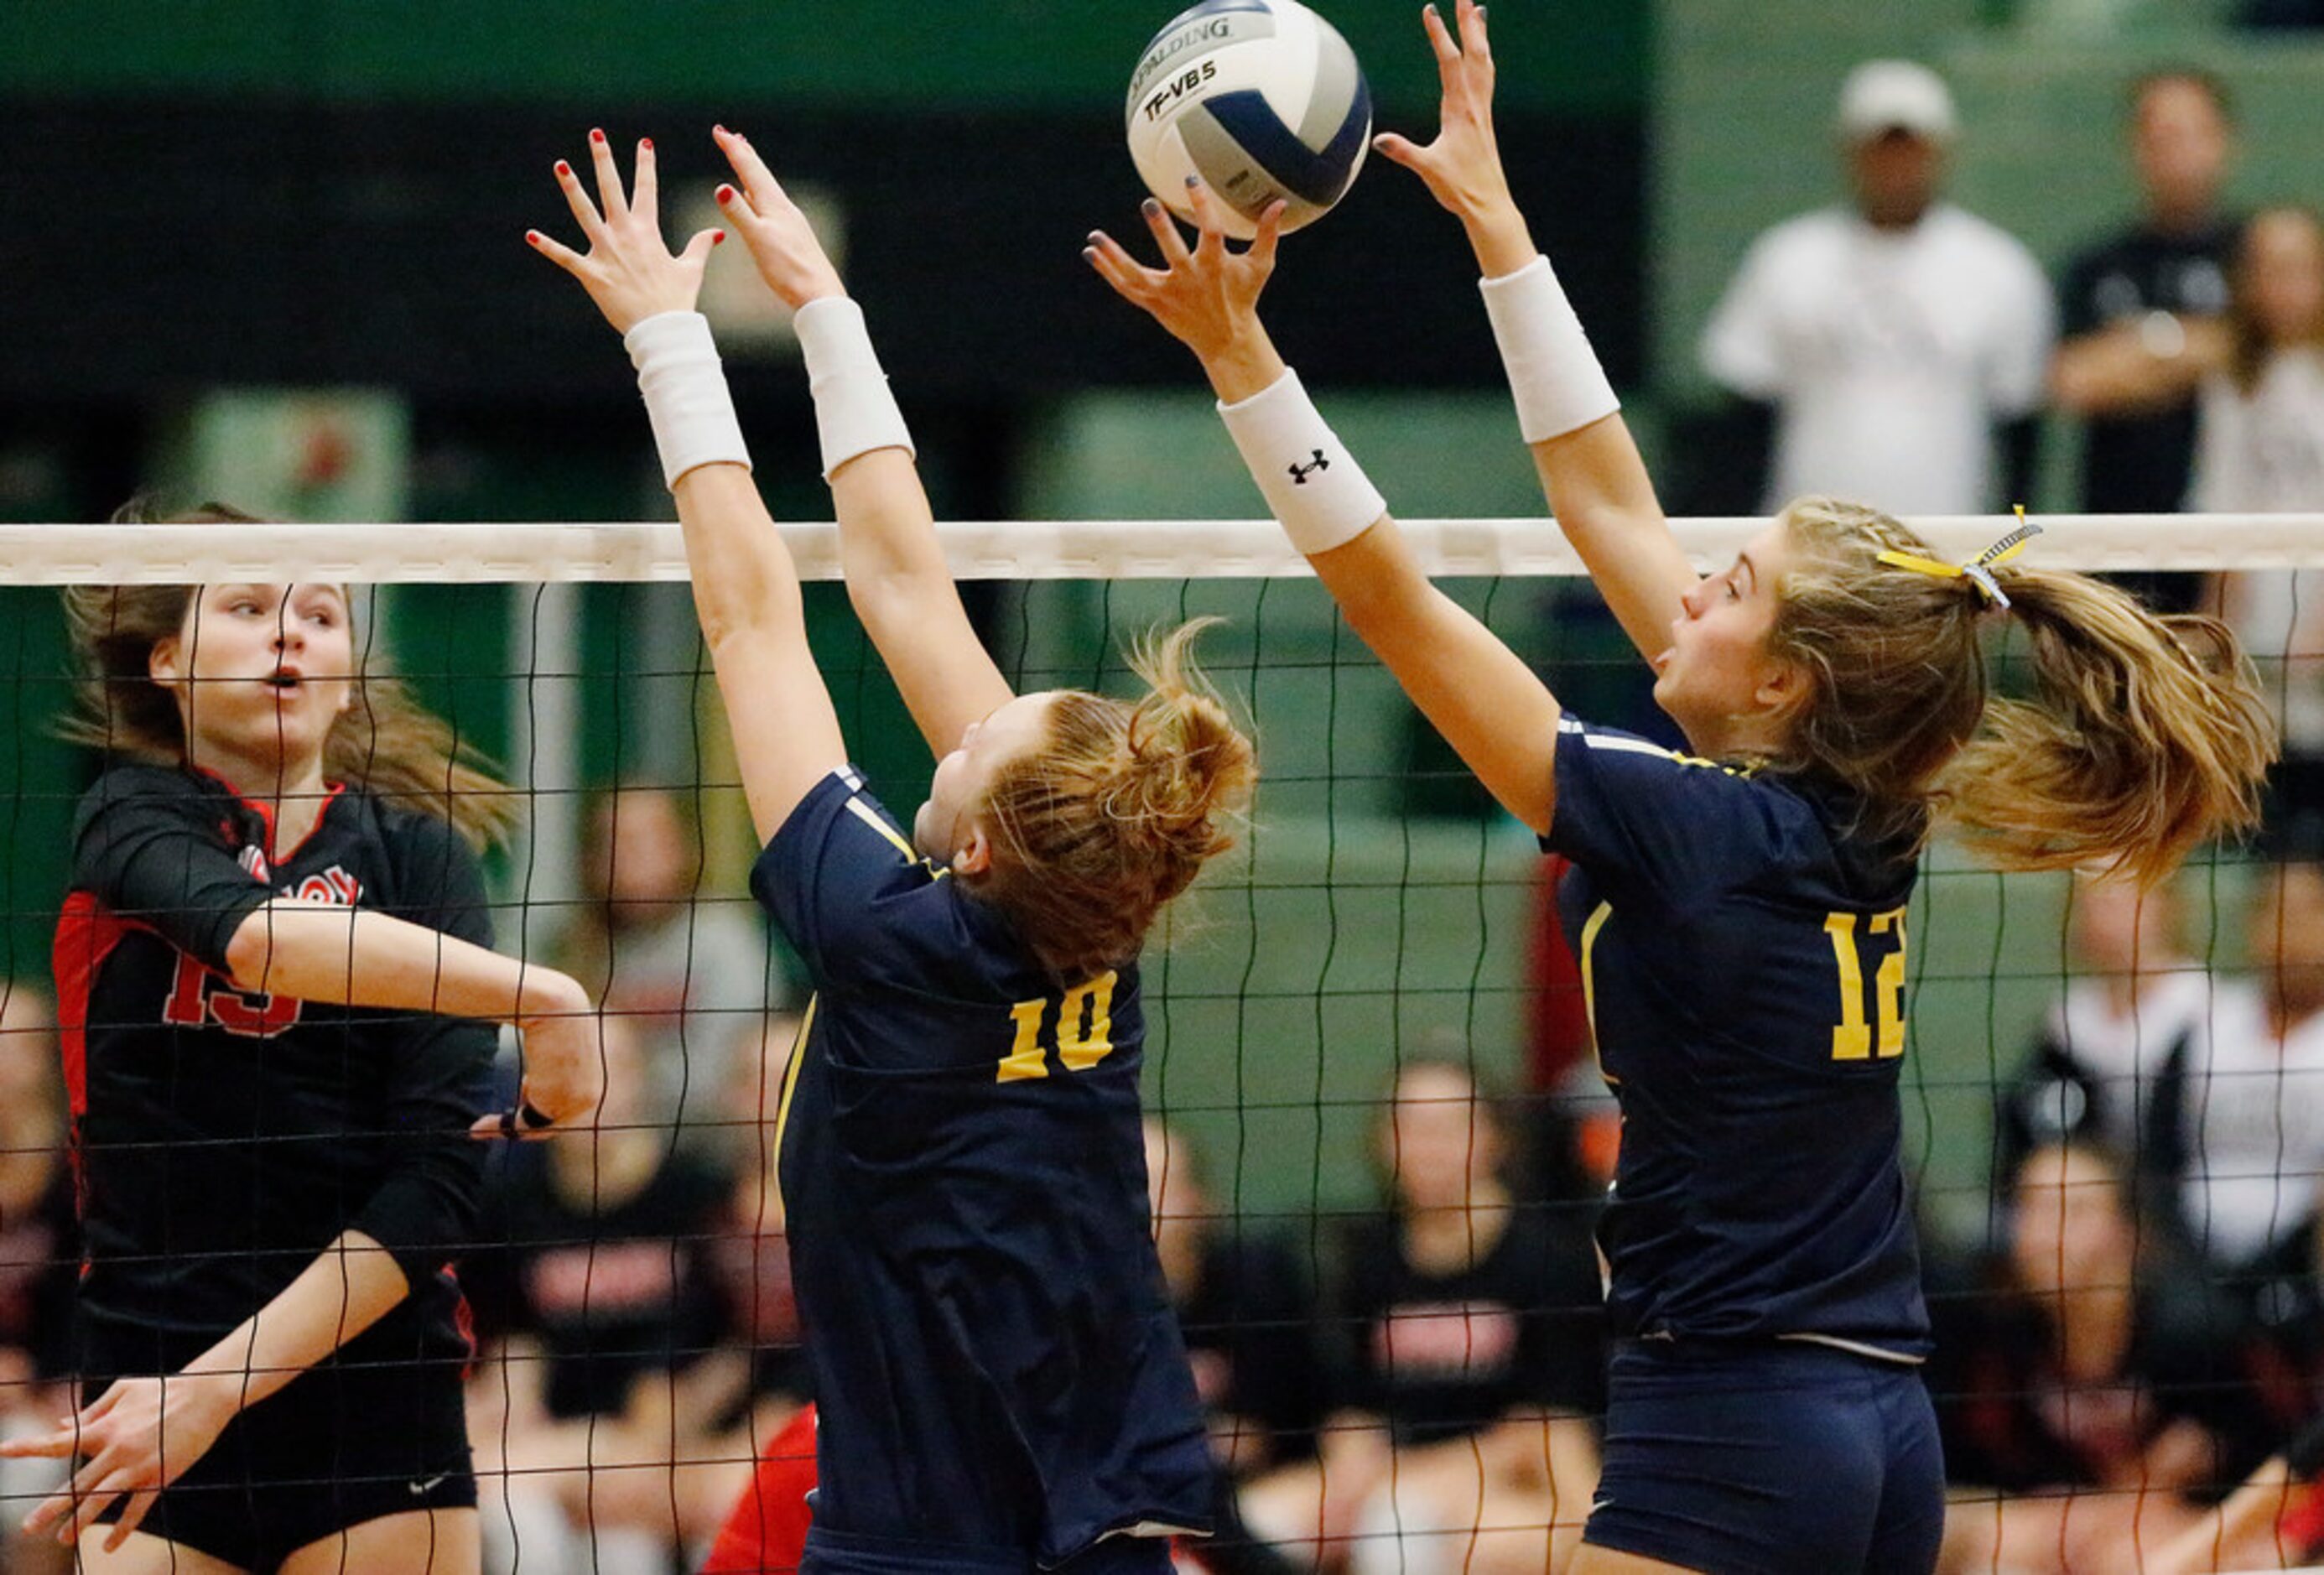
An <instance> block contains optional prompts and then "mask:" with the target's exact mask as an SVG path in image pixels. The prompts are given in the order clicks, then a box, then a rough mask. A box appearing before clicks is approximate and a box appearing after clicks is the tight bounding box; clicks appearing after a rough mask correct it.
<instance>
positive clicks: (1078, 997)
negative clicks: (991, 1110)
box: [992, 968, 1116, 1082]
mask: <svg viewBox="0 0 2324 1575" xmlns="http://www.w3.org/2000/svg"><path fill="white" fill-rule="evenodd" d="M1115 978H1116V975H1115V972H1114V971H1113V970H1112V969H1111V968H1109V969H1107V970H1106V971H1105V972H1103V973H1101V974H1099V975H1098V976H1097V977H1096V978H1095V979H1093V980H1091V981H1089V982H1088V983H1087V984H1083V985H1076V986H1075V987H1074V988H1073V989H1072V990H1067V991H1065V995H1064V996H1063V997H1062V998H1061V999H1059V1000H1058V1002H1057V1022H1056V1035H1055V1036H1054V1039H1053V1041H1052V1042H1053V1043H1054V1044H1055V1045H1056V1051H1057V1059H1058V1060H1059V1061H1061V1062H1063V1063H1064V1064H1065V1070H1066V1071H1067V1072H1087V1071H1088V1070H1089V1069H1090V1068H1091V1067H1093V1066H1095V1065H1096V1064H1098V1063H1099V1062H1101V1061H1102V1060H1104V1059H1105V1058H1106V1055H1108V1054H1109V1053H1110V1052H1111V1050H1112V1049H1113V986H1114V981H1115ZM1009 1015H1010V1018H1012V1019H1014V1020H1015V1022H1016V1024H1017V1040H1016V1043H1015V1044H1013V1045H1010V1049H1009V1054H1008V1055H1005V1056H1003V1057H1001V1070H1000V1071H999V1072H998V1073H994V1074H993V1079H992V1081H993V1082H1021V1081H1023V1080H1024V1079H1026V1078H1028V1077H1047V1076H1048V1075H1049V1054H1048V1045H1045V1044H1044V1043H1043V1040H1042V1034H1041V1027H1042V1023H1043V1020H1044V1019H1045V1018H1047V1016H1048V1015H1049V1002H1048V999H1047V997H1042V998H1040V999H1034V1000H1020V1001H1019V1002H1018V1003H1017V1004H1016V1005H1015V1006H1013V1007H1010V1009H1009Z"/></svg>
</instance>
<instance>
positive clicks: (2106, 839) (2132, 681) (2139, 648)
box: [1938, 569, 2276, 884]
mask: <svg viewBox="0 0 2324 1575" xmlns="http://www.w3.org/2000/svg"><path fill="white" fill-rule="evenodd" d="M2002 583H2003V584H2004V585H2006V586H2007V588H2008V594H2009V602H2010V611H2011V612H2012V613H2013V614H2014V615H2015V617H2016V619H2017V621H2018V622H2020V623H2021V624H2023V625H2024V629H2025V631H2026V634H2027V637H2028V639H2029V640H2030V641H2031V644H2032V648H2033V695H2032V697H2031V698H2030V699H2025V700H2009V699H2000V698H1995V699H1992V700H1988V701H1987V704H1986V707H1985V716H1984V721H1983V724H1982V726H1980V728H1979V729H1978V734H1977V736H1976V737H1975V738H1974V739H1972V740H1971V741H1970V742H1969V746H1968V747H1967V748H1966V749H1964V750H1962V751H1961V752H1960V755H1958V756H1957V757H1955V759H1954V760H1953V761H1952V762H1951V763H1950V765H1949V766H1948V767H1947V768H1946V769H1945V771H1944V773H1943V774H1942V776H1941V778H1940V781H1939V783H1938V794H1939V799H1940V802H1941V806H1942V808H1943V812H1944V814H1945V815H1946V817H1947V818H1948V819H1950V820H1951V821H1952V822H1953V823H1954V824H1957V825H1959V826H1960V828H1961V830H1962V833H1963V834H1964V835H1965V836H1966V837H1967V838H1968V840H1969V843H1970V845H1971V846H1972V847H1973V848H1974V849H1975V850H1976V851H1977V852H1978V853H1979V854H1980V855H1982V856H1983V857H1984V858H1985V859H1986V860H1987V861H1988V862H1990V863H1993V864H1995V865H1997V866H1998V867H2000V868H2002V869H2006V870H2059V869H2066V868H2070V867H2074V866H2078V865H2082V864H2088V863H2092V862H2101V861H2102V862H2108V863H2112V864H2115V865H2117V866H2118V867H2120V868H2121V869H2122V870H2124V871H2125V872H2126V873H2128V874H2131V875H2134V876H2135V877H2136V878H2137V879H2138V880H2140V881H2141V882H2142V883H2144V884H2152V883H2153V882H2154V881H2156V880H2162V879H2163V877H2164V876H2166V875H2168V874H2169V873H2170V872H2171V871H2172V870H2174V869H2176V868H2177V867H2178V866H2179V864H2180V863H2181V861H2183V860H2184V859H2185V858H2186V856H2187V854H2188V853H2190V852H2192V851H2193V850H2194V848H2195V847H2196V846H2197V845H2198V844H2199V843H2204V842H2206V841H2209V839H2210V838H2212V837H2214V836H2217V835H2219V834H2222V833H2237V834H2239V833H2245V832H2249V831H2251V830H2253V829H2254V828H2255V827H2256V826H2257V825H2258V824H2259V816H2260V788H2261V785H2262V783H2263V781H2264V778H2265V777H2266V773H2267V768H2268V764H2269V762H2270V761H2271V760H2273V759H2274V756H2275V749H2276V739H2275V726H2274V723H2273V721H2272V720H2271V718H2270V717H2269V714H2268V712H2267V707H2266V705H2265V704H2264V702H2263V701H2262V699H2261V697H2260V691H2259V686H2258V683H2257V680H2256V678H2255V676H2254V674H2253V672H2252V670H2251V666H2250V664H2249V663H2248V662H2247V661H2246V660H2245V659H2244V656H2243V653H2242V651H2241V650H2240V649H2238V647H2237V645H2236V638H2235V636H2234V634H2233V633H2232V632H2230V631H2229V630H2228V629H2227V625H2225V624H2224V623H2221V622H2219V621H2218V620H2217V619H2215V618H2207V617H2201V616H2196V615H2181V616H2173V617H2158V616H2156V615H2155V614H2153V613H2150V612H2148V611H2147V610H2146V609H2145V608H2144V607H2143V606H2141V605H2140V604H2139V603H2138V602H2137V601H2136V600H2135V599H2134V598H2133V597H2132V596H2130V595H2129V594H2127V593H2126V592H2124V591H2120V590H2117V589H2116V588H2115V587H2114V586H2112V585H2105V584H2102V583H2101V582H2099V581H2097V580H2094V579H2091V578H2089V577H2088V576H2083V575H2077V574H2061V573H2056V572H2052V571H2043V570H2032V569H2024V570H2018V571H2015V572H2014V573H2010V574H2008V575H2007V576H2006V577H2005V578H2004V580H2003V582H2002Z"/></svg>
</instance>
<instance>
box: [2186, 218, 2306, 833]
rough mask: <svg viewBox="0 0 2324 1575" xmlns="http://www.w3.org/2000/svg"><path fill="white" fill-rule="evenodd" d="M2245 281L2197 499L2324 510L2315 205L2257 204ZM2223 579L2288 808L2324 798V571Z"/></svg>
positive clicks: (2207, 399)
mask: <svg viewBox="0 0 2324 1575" xmlns="http://www.w3.org/2000/svg"><path fill="white" fill-rule="evenodd" d="M2233 284H2234V291H2233V297H2232V301H2231V305H2230V309H2229V314H2228V328H2229V335H2228V339H2229V343H2228V346H2227V356H2226V360H2225V363H2224V364H2223V365H2222V366H2221V367H2220V368H2219V369H2218V370H2217V371H2215V372H2214V373H2212V374H2211V376H2210V377H2209V379H2207V380H2206V381H2205V382H2204V384H2203V394H2202V405H2201V426H2200V431H2199V435H2198V437H2197V445H2196V452H2195V477H2194V493H2193V506H2194V507H2195V508H2197V509H2199V510H2202V511H2206V512H2215V513H2314V512H2324V225H2319V222H2318V219H2317V216H2315V215H2314V214H2313V213H2310V212H2309V211H2308V210H2306V209H2304V208H2297V207H2272V208H2267V209H2264V210H2263V211H2262V212H2260V213H2258V214H2256V215H2255V216H2253V218H2252V220H2251V222H2250V224H2248V225H2247V226H2245V229H2244V232H2243V239H2242V244H2241V245H2240V247H2239V248H2238V250H2237V252H2236V266H2235V273H2234V280H2233ZM2224 578H2225V584H2224V585H2223V586H2222V591H2221V600H2222V608H2223V611H2224V612H2225V613H2226V615H2227V622H2229V623H2231V624H2233V625H2234V626H2235V630H2236V634H2237V635H2239V636H2240V637H2241V638H2242V640H2243V642H2244V648H2245V649H2246V650H2248V651H2249V652H2250V653H2251V654H2252V656H2253V657H2254V659H2256V660H2257V661H2258V662H2259V664H2260V672H2261V675H2262V677H2264V678H2265V679H2266V680H2267V683H2266V688H2267V689H2268V691H2269V692H2270V694H2271V696H2272V697H2273V702H2274V704H2275V706H2276V710H2277V715H2278V720H2279V721H2280V722H2281V723H2282V726H2283V743H2284V764H2283V767H2282V776H2281V779H2280V780H2281V791H2282V795H2283V797H2284V798H2285V799H2286V801H2287V802H2285V803H2284V804H2283V805H2282V806H2280V807H2281V809H2282V812H2283V813H2287V814H2312V813H2316V812H2318V811H2319V810H2324V574H2319V573H2318V572H2317V571H2315V570H2311V569H2301V570H2298V571H2291V572H2287V571H2284V570H2280V569H2279V570H2256V569H2254V570H2246V571H2244V572H2241V573H2237V574H2232V575H2228V576H2224Z"/></svg>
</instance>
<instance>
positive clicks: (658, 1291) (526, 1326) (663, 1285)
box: [461, 1017, 726, 1419]
mask: <svg viewBox="0 0 2324 1575" xmlns="http://www.w3.org/2000/svg"><path fill="white" fill-rule="evenodd" d="M603 1044H604V1062H605V1100H604V1106H603V1107H602V1113H601V1115H600V1117H599V1120H598V1124H597V1125H596V1126H595V1128H593V1129H591V1130H590V1131H588V1132H586V1133H574V1134H572V1135H570V1136H569V1137H566V1138H559V1139H558V1140H557V1141H555V1142H552V1143H528V1144H521V1145H518V1146H515V1147H510V1148H508V1149H506V1150H505V1151H504V1152H503V1165H502V1166H501V1168H500V1169H499V1170H498V1171H497V1172H496V1173H494V1174H493V1177H492V1178H491V1182H490V1185H489V1190H488V1191H487V1193H486V1195H485V1201H484V1227H483V1237H484V1248H483V1249H482V1250H480V1251H479V1252H476V1253H475V1254H473V1255H471V1256H470V1257H469V1259H468V1261H467V1265H466V1267H465V1268H464V1269H463V1271H462V1275H461V1277H462V1280H463V1281H464V1282H465V1284H466V1285H467V1287H468V1291H469V1294H470V1296H471V1298H472V1300H473V1301H474V1302H475V1306H476V1313H477V1316H478V1319H479V1320H480V1322H481V1324H482V1330H483V1332H484V1333H485V1334H487V1335H488V1336H506V1335H510V1334H522V1335H528V1336H530V1337H533V1338H535V1339H538V1340H539V1341H540V1343H541V1346H542V1348H543V1350H544V1352H545V1356H546V1369H545V1371H544V1373H543V1375H542V1377H543V1385H542V1392H543V1398H544V1400H545V1402H546V1404H547V1406H548V1410H549V1414H550V1415H551V1416H553V1417H557V1418H560V1419H564V1418H571V1417H581V1416H591V1415H595V1416H612V1415H616V1414H620V1413H621V1411H622V1409H623V1408H624V1407H625V1406H626V1405H628V1403H629V1399H630V1391H631V1389H632V1386H634V1385H635V1384H636V1383H637V1381H638V1380H639V1379H640V1378H641V1377H643V1376H645V1375H646V1374H648V1373H654V1372H669V1371H672V1370H674V1369H676V1368H680V1367H683V1366H685V1365H687V1363H689V1362H690V1361H692V1360H693V1359H695V1358H696V1357H699V1356H701V1355H702V1354H704V1353H705V1351H707V1350H708V1349H710V1348H711V1347H712V1346H713V1345H714V1344H715V1342H716V1340H717V1337H718V1332H719V1329H720V1325H721V1322H722V1319H723V1314H722V1312H721V1309H720V1305H719V1299H718V1295H717V1293H716V1291H715V1287H714V1286H713V1284H712V1282H711V1280H710V1276H709V1273H708V1267H707V1262H706V1254H705V1245H706V1244H707V1242H708V1241H709V1239H710V1237H711V1234H712V1228H713V1226H714V1224H715V1221H716V1220H717V1219H718V1217H719V1213H720V1211H721V1210H722V1208H723V1207H724V1203H725V1200H726V1179H725V1177H724V1175H723V1174H720V1173H719V1172H717V1171H715V1170H712V1169H710V1168H709V1167H707V1166H706V1165H704V1164H703V1163H702V1162H701V1161H699V1160H697V1159H696V1158H694V1157H692V1156H689V1155H688V1154H687V1153H686V1152H685V1151H684V1150H677V1151H673V1150H672V1149H671V1147H670V1141H669V1133H668V1132H667V1131H666V1130H660V1129H658V1128H654V1127H652V1126H650V1125H647V1124H646V1123H645V1122H643V1121H642V1120H641V1119H640V1111H639V1103H640V1100H639V1095H640V1090H641V1086H642V1083H643V1077H644V1068H643V1065H642V1058H641V1053H640V1052H641V1046H640V1041H639V1036H638V1034H637V1031H636V1029H635V1028H634V1027H633V1026H632V1024H631V1022H630V1021H629V1020H628V1019H626V1018H615V1017H608V1018H605V1019H604V1036H603Z"/></svg>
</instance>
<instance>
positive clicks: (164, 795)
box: [75, 760, 225, 829]
mask: <svg viewBox="0 0 2324 1575" xmlns="http://www.w3.org/2000/svg"><path fill="white" fill-rule="evenodd" d="M224 796H225V789H224V788H222V787H220V786H219V785H218V784H217V783H216V782H215V781H213V780H211V779H210V778H204V777H199V776H197V775H195V774H194V773H193V772H191V771H188V770H185V769H181V768H179V767H176V766H164V765H161V764H159V763H156V762H152V761H142V760H141V761H130V762H124V763H123V764H120V765H115V766H108V767H106V769H105V770H103V771H102V772H100V773H99V774H98V776H97V780H96V781H94V782H92V783H90V784H89V785H88V791H86V792H84V793H83V794H82V795H81V797H80V806H79V809H78V814H77V815H76V817H75V824H76V829H86V828H87V827H88V824H90V823H91V822H92V821H94V820H96V819H97V817H98V816H99V815H115V814H121V813H124V812H132V813H134V812H135V811H138V810H143V809H151V810H154V811H157V812H160V813H163V814H173V815H183V814H185V813H186V812H187V811H188V810H189V808H198V807H207V806H208V805H209V804H210V802H211V801H213V800H216V799H219V798H221V797H224Z"/></svg>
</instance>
